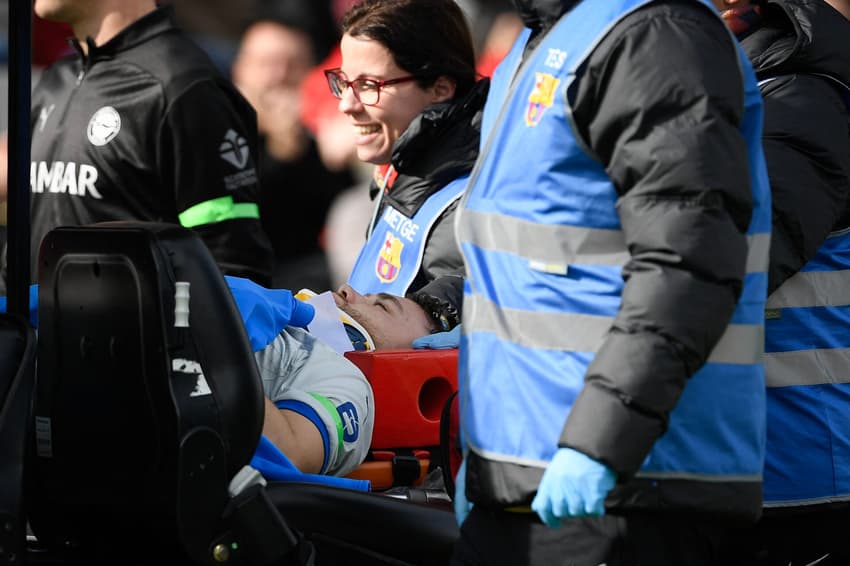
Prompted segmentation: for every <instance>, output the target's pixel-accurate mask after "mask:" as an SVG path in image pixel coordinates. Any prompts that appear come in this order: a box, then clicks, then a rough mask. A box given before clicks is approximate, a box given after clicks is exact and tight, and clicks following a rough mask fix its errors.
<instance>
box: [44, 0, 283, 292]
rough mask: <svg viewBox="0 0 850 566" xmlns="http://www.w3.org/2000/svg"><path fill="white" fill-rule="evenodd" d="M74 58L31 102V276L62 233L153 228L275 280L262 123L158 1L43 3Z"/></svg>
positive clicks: (236, 268) (234, 270)
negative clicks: (265, 219) (44, 249)
mask: <svg viewBox="0 0 850 566" xmlns="http://www.w3.org/2000/svg"><path fill="white" fill-rule="evenodd" d="M35 11H36V13H37V14H38V15H39V16H40V17H43V18H45V19H48V20H52V21H58V22H64V23H67V24H69V25H70V26H71V29H72V30H73V33H74V36H75V38H74V40H73V46H74V49H75V51H76V54H75V55H74V56H72V57H69V58H66V59H63V60H61V61H59V62H57V63H56V64H55V65H53V66H52V67H50V68H49V69H48V70H46V71H45V73H44V74H43V76H42V79H41V81H40V82H39V84H38V86H37V88H36V89H35V92H34V94H33V99H32V125H31V134H32V165H31V175H30V177H31V185H32V256H33V264H32V276H33V278H36V277H37V264H36V258H37V253H38V247H39V245H40V243H41V240H42V238H43V237H44V235H45V234H46V233H47V232H48V231H50V230H51V229H53V228H54V227H56V226H61V225H82V224H90V223H94V222H101V221H108V220H125V219H132V220H152V221H164V222H173V223H179V224H182V225H183V226H185V227H188V228H191V229H193V230H194V231H195V232H197V233H198V235H199V236H200V237H201V239H202V240H203V241H204V243H205V244H206V245H207V247H208V248H209V249H210V251H211V252H212V254H213V257H214V259H215V260H216V263H217V264H218V266H219V267H220V268H221V270H222V271H223V272H224V273H226V274H231V275H240V276H243V277H248V278H251V279H254V280H256V281H257V282H259V283H265V284H268V283H269V278H270V274H271V247H270V244H269V242H268V238H267V237H266V235H265V233H264V232H263V230H262V227H261V226H260V219H259V209H258V205H257V198H258V177H257V169H256V162H257V125H256V115H255V113H254V111H253V109H252V108H251V107H250V105H249V104H248V103H247V101H246V100H245V99H244V98H243V97H242V96H241V95H240V94H239V93H238V92H237V91H236V89H235V88H234V87H233V86H232V85H231V84H230V82H229V81H228V80H227V79H226V78H225V77H224V76H222V75H221V74H220V73H219V72H218V71H217V70H216V69H215V67H214V66H213V64H212V63H211V62H210V60H209V58H208V57H207V56H206V54H204V53H203V52H202V51H201V49H200V48H199V47H198V46H197V45H195V44H194V43H192V42H191V41H190V40H189V39H188V38H187V37H186V35H185V34H184V33H183V32H182V31H181V30H179V29H178V28H176V27H175V25H174V24H173V23H172V14H171V9H170V8H159V9H157V7H156V2H155V0H90V1H85V2H83V1H81V0H37V1H36V2H35Z"/></svg>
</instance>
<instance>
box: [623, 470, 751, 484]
mask: <svg viewBox="0 0 850 566" xmlns="http://www.w3.org/2000/svg"><path fill="white" fill-rule="evenodd" d="M635 477H636V478H641V479H657V480H696V481H703V482H760V481H761V474H727V475H723V474H694V473H689V472H655V471H645V472H644V471H639V472H638V473H636V474H635Z"/></svg>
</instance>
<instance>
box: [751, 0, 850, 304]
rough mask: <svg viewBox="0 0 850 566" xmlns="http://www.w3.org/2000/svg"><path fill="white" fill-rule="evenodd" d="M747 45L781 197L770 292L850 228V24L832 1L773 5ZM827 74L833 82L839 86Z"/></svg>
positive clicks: (787, 0)
mask: <svg viewBox="0 0 850 566" xmlns="http://www.w3.org/2000/svg"><path fill="white" fill-rule="evenodd" d="M762 15H763V18H764V20H763V22H762V24H761V25H760V26H759V27H758V28H757V29H755V30H754V31H752V32H751V33H749V35H747V36H746V37H744V38H743V39H742V40H741V43H742V44H743V46H744V50H745V51H746V52H747V55H748V56H749V57H750V60H751V61H752V62H753V66H754V67H755V69H756V72H757V73H758V76H759V79H768V78H772V79H774V80H772V81H770V82H768V83H765V84H763V86H762V94H763V95H764V105H765V121H764V151H765V157H766V159H767V167H768V173H769V175H770V185H771V192H772V194H773V236H772V238H771V248H770V273H769V282H768V292H771V293H772V292H773V291H774V290H776V288H777V287H779V286H780V285H781V284H782V283H783V282H784V281H785V280H786V279H788V278H789V277H790V276H791V275H793V274H794V273H796V272H797V271H799V270H800V268H801V267H803V265H805V264H806V263H807V262H808V261H809V260H810V259H811V258H812V257H813V256H814V254H815V251H816V250H817V249H818V247H819V246H820V245H821V243H823V241H824V239H825V238H826V236H827V235H828V234H829V233H830V232H831V231H833V230H838V229H841V228H846V227H848V226H850V212H848V195H850V113H849V112H848V107H847V104H850V102H845V97H850V91H848V90H845V89H844V88H842V87H841V86H840V85H838V84H837V83H836V82H835V80H837V81H840V82H842V83H844V84H845V85H850V21H848V20H847V19H846V18H844V17H843V16H842V15H841V14H840V13H839V12H837V11H836V10H835V9H833V8H832V7H831V6H830V5H829V4H827V3H826V2H820V1H818V2H812V1H811V0H769V1H767V2H765V3H764V6H763V12H762ZM822 75H826V76H829V77H832V79H834V80H830V79H828V78H825V77H824V76H822Z"/></svg>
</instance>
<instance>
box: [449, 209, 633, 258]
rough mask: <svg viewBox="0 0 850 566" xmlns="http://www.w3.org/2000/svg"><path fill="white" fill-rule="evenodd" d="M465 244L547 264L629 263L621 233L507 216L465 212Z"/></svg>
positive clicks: (468, 210) (469, 210)
mask: <svg viewBox="0 0 850 566" xmlns="http://www.w3.org/2000/svg"><path fill="white" fill-rule="evenodd" d="M462 229H463V240H471V241H472V242H474V243H475V244H476V245H477V246H479V247H481V248H483V249H485V250H491V251H497V252H504V253H509V254H513V255H516V256H519V257H523V258H528V259H529V260H533V261H538V262H543V263H546V264H563V265H569V264H571V263H582V264H598V265H623V264H625V263H626V261H628V259H629V253H628V251H627V250H626V244H625V242H624V240H623V233H622V231H620V230H599V229H594V228H582V227H578V226H561V225H552V224H538V223H535V222H530V221H528V220H522V219H519V218H515V217H513V216H506V215H503V214H495V213H487V212H480V211H477V210H471V209H466V210H464V211H463V224H462Z"/></svg>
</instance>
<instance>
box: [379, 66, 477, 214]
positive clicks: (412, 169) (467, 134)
mask: <svg viewBox="0 0 850 566" xmlns="http://www.w3.org/2000/svg"><path fill="white" fill-rule="evenodd" d="M489 88H490V80H489V79H481V80H479V81H478V82H477V83H476V84H475V86H473V88H472V90H470V91H469V93H467V94H466V96H464V97H463V98H462V99H459V100H452V101H449V102H443V103H439V104H434V105H431V106H429V107H427V108H426V109H425V110H423V111H422V113H421V114H419V115H418V116H417V117H416V118H414V119H413V121H412V122H411V123H410V125H409V126H408V127H407V129H406V130H405V131H404V133H403V134H402V135H401V136H400V137H399V139H398V140H397V141H396V143H395V145H394V146H393V154H392V158H391V160H392V164H393V167H394V168H395V171H396V172H397V173H398V175H397V176H396V177H395V178H394V180H393V183H392V185H391V186H390V187H389V190H388V192H387V193H386V194H385V196H384V202H385V203H389V204H392V206H393V208H395V209H397V210H398V211H400V212H402V213H403V214H405V215H407V216H408V217H412V216H413V215H414V214H416V211H418V210H419V207H421V206H422V204H423V203H424V202H425V200H427V198H428V197H429V196H431V195H432V194H434V193H435V192H436V191H438V190H440V189H441V188H443V186H445V185H446V184H447V183H448V182H450V181H452V180H454V179H456V178H458V177H460V176H461V175H464V174H466V173H468V172H469V171H471V170H472V166H473V165H474V163H475V159H476V157H478V145H479V140H480V136H481V117H482V111H483V108H484V102H485V101H486V99H487V92H488V90H489ZM378 190H379V188H378V185H377V183H375V182H374V181H373V182H372V183H371V185H370V187H369V194H370V196H371V197H372V198H373V199H374V198H375V196H376V195H377V193H378Z"/></svg>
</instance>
